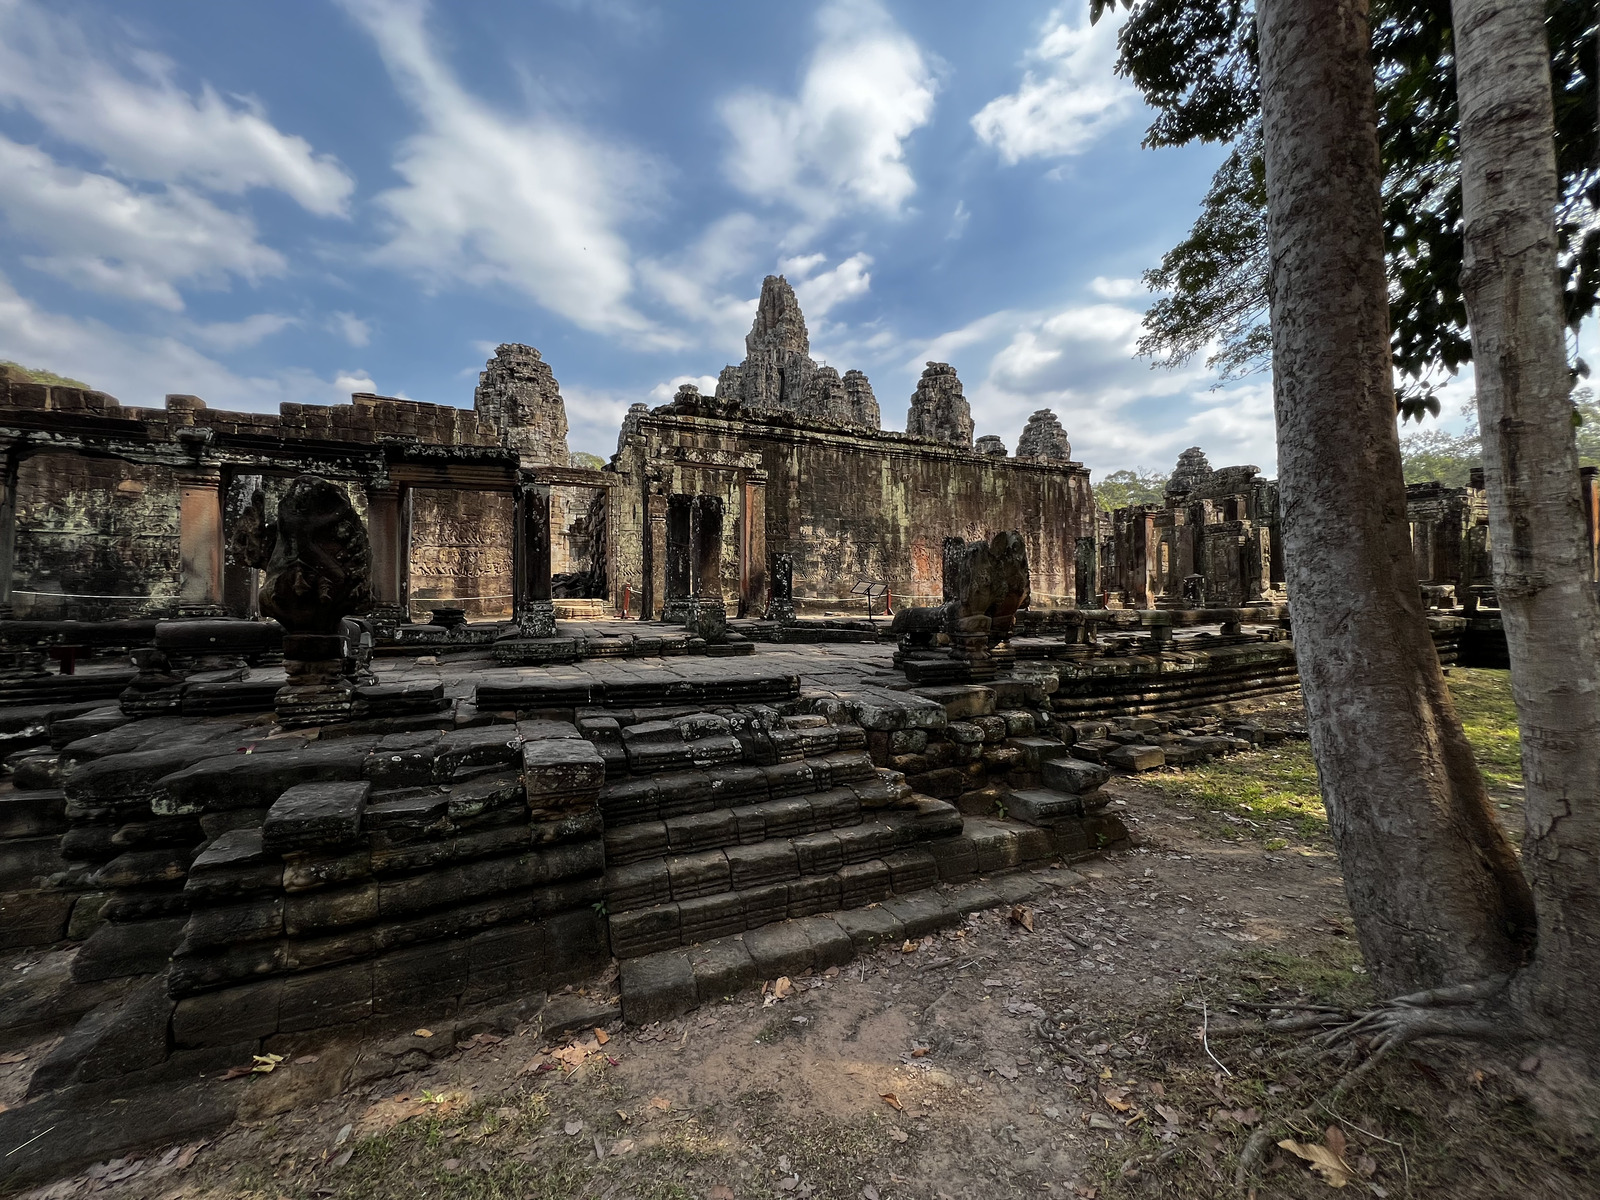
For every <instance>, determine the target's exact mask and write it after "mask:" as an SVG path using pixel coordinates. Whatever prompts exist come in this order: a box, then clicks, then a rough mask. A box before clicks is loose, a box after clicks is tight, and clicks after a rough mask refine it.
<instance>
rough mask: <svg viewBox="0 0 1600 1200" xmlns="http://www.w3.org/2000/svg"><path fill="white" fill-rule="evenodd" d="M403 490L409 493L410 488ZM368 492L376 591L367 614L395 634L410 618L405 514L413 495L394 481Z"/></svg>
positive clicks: (382, 629)
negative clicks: (407, 589) (405, 493)
mask: <svg viewBox="0 0 1600 1200" xmlns="http://www.w3.org/2000/svg"><path fill="white" fill-rule="evenodd" d="M404 490H405V491H406V492H409V489H404ZM366 491H367V536H368V538H369V539H370V540H371V542H372V592H373V607H372V611H371V612H370V613H369V614H368V616H369V618H370V619H371V621H372V623H373V625H374V626H375V627H376V628H377V629H378V630H379V631H380V632H381V633H383V634H384V635H386V636H391V637H392V636H393V634H394V627H395V626H396V625H399V624H402V623H404V622H405V621H408V620H409V619H410V614H409V613H407V612H406V609H405V592H406V581H407V576H408V575H409V574H410V566H411V563H410V558H411V555H410V554H409V550H410V546H409V545H407V542H408V540H409V539H408V538H407V537H406V532H407V531H406V528H405V526H406V521H405V519H404V517H403V516H402V509H403V508H404V507H405V501H406V500H409V499H410V496H409V495H405V496H402V494H401V493H402V488H401V487H400V486H399V485H398V484H394V483H381V484H368V485H367V489H366Z"/></svg>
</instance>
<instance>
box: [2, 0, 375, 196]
mask: <svg viewBox="0 0 1600 1200" xmlns="http://www.w3.org/2000/svg"><path fill="white" fill-rule="evenodd" d="M120 57H121V58H122V59H123V61H122V62H120V63H119V62H116V61H114V60H112V59H111V58H108V57H107V56H105V55H102V54H100V53H99V52H98V51H97V50H96V49H95V48H94V47H93V46H92V45H91V44H90V42H89V40H88V39H87V38H86V37H85V36H84V35H83V33H82V32H80V31H79V30H78V29H75V28H74V27H72V26H71V25H70V24H68V23H67V22H66V21H64V20H62V19H61V18H60V17H58V16H57V15H56V14H54V13H52V12H50V11H48V10H47V9H46V8H45V7H44V6H42V5H39V4H34V3H31V2H29V0H0V104H4V105H8V106H11V107H15V108H20V109H23V110H25V111H26V112H28V113H29V114H30V115H31V116H33V117H34V118H35V119H36V120H38V121H39V122H40V123H41V124H42V125H43V126H44V127H45V128H46V129H48V130H50V132H51V133H53V134H55V135H56V136H57V137H60V138H62V139H64V140H66V141H69V142H72V143H74V144H75V145H78V146H82V147H84V148H86V149H88V150H91V151H93V152H95V153H96V154H99V155H101V156H103V158H104V160H105V162H106V163H107V164H108V165H109V166H110V167H111V168H112V169H113V170H114V171H115V172H116V173H118V174H121V175H124V176H126V177H129V178H135V179H144V180H153V181H158V182H163V183H177V182H183V183H188V184H191V185H194V186H198V187H201V188H205V189H207V190H210V191H218V192H228V193H235V194H237V193H240V192H243V191H245V190H246V189H248V188H272V189H275V190H277V191H281V192H284V193H286V194H287V195H289V196H291V197H293V198H294V199H295V200H296V201H297V202H298V203H299V204H300V205H302V206H303V207H304V208H306V209H307V210H308V211H310V212H313V213H318V214H320V215H322V216H337V215H342V214H344V213H345V211H346V206H347V202H348V200H349V197H350V193H351V191H352V190H353V189H354V187H355V181H354V180H353V179H352V178H351V177H350V175H349V173H348V172H346V171H345V169H344V168H343V167H342V166H340V165H339V162H338V161H337V160H336V159H334V158H333V157H331V156H330V155H326V154H317V153H315V152H313V150H312V148H311V145H310V143H308V142H307V141H306V140H305V139H304V138H301V137H297V136H294V135H292V134H286V133H283V132H281V131H280V130H279V129H278V128H277V127H276V126H274V125H273V124H272V123H271V121H269V120H268V119H267V116H266V113H265V112H264V110H263V109H262V107H261V105H260V104H259V103H257V102H256V101H254V100H251V99H249V98H246V97H231V98H228V99H224V98H223V97H222V96H219V95H218V94H217V93H216V92H215V91H214V90H213V89H212V88H211V86H210V85H209V84H206V85H204V86H203V87H202V88H201V90H200V92H199V94H198V95H192V94H190V93H189V92H187V91H185V90H183V89H182V88H180V87H179V86H178V85H177V84H175V83H174V82H173V79H172V73H173V67H172V64H171V63H170V62H169V61H168V60H167V59H165V58H164V57H162V56H160V55H158V54H154V53H150V52H148V51H138V50H123V51H122V53H121V56H120Z"/></svg>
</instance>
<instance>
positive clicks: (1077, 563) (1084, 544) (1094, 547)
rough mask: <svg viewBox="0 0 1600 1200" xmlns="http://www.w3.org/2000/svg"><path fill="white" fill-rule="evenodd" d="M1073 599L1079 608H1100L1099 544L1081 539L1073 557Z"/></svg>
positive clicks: (1087, 539)
mask: <svg viewBox="0 0 1600 1200" xmlns="http://www.w3.org/2000/svg"><path fill="white" fill-rule="evenodd" d="M1073 598H1074V599H1075V601H1076V602H1077V605H1078V607H1079V608H1098V607H1100V555H1099V543H1098V542H1096V541H1095V539H1094V538H1093V537H1081V538H1079V539H1078V542H1077V549H1076V553H1075V554H1074V555H1073Z"/></svg>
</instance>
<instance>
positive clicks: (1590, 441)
mask: <svg viewBox="0 0 1600 1200" xmlns="http://www.w3.org/2000/svg"><path fill="white" fill-rule="evenodd" d="M1572 416H1573V424H1575V425H1576V426H1577V427H1578V429H1577V434H1578V465H1579V466H1580V467H1600V399H1597V398H1596V396H1595V394H1594V389H1593V388H1587V387H1581V388H1579V389H1578V390H1577V391H1575V392H1573V393H1572Z"/></svg>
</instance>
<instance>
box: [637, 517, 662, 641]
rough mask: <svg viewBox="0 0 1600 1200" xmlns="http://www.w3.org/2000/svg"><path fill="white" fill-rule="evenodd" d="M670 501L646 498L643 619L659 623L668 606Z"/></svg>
mask: <svg viewBox="0 0 1600 1200" xmlns="http://www.w3.org/2000/svg"><path fill="white" fill-rule="evenodd" d="M667 501H668V497H666V496H646V497H645V499H644V502H645V523H646V526H647V528H646V530H645V539H646V540H645V549H646V555H645V564H646V578H645V581H644V584H645V590H644V601H643V607H642V609H641V612H640V617H641V619H643V620H646V621H659V620H660V619H661V610H662V609H664V608H665V607H666V604H667Z"/></svg>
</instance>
